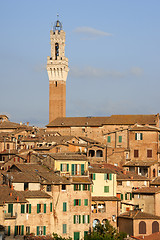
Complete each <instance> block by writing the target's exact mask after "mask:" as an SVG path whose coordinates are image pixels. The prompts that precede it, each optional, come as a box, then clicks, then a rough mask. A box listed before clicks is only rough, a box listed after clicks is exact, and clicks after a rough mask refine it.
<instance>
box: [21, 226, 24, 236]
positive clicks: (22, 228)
mask: <svg viewBox="0 0 160 240" xmlns="http://www.w3.org/2000/svg"><path fill="white" fill-rule="evenodd" d="M21 235H24V225H22V226H21Z"/></svg>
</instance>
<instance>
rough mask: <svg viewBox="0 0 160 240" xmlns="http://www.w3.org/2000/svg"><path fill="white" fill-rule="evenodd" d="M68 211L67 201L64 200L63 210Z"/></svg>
mask: <svg viewBox="0 0 160 240" xmlns="http://www.w3.org/2000/svg"><path fill="white" fill-rule="evenodd" d="M66 211H67V203H66V202H63V212H66Z"/></svg>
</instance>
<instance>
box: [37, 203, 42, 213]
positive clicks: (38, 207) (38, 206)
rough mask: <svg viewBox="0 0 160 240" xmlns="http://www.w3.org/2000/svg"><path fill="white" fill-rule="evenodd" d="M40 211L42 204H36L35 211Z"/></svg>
mask: <svg viewBox="0 0 160 240" xmlns="http://www.w3.org/2000/svg"><path fill="white" fill-rule="evenodd" d="M41 212H42V204H37V213H41Z"/></svg>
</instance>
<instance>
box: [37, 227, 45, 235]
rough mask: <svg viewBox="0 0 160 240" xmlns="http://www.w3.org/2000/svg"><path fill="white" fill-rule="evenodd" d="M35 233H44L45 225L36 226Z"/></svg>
mask: <svg viewBox="0 0 160 240" xmlns="http://www.w3.org/2000/svg"><path fill="white" fill-rule="evenodd" d="M37 235H46V226H37Z"/></svg>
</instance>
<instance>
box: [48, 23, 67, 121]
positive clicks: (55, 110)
mask: <svg viewBox="0 0 160 240" xmlns="http://www.w3.org/2000/svg"><path fill="white" fill-rule="evenodd" d="M50 40H51V57H47V72H48V77H49V122H52V121H53V120H54V119H56V118H57V117H65V116H66V79H67V75H68V71H69V68H68V58H66V57H65V32H64V31H63V30H62V24H61V22H60V21H59V20H57V21H56V23H55V25H54V27H53V30H51V31H50Z"/></svg>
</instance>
